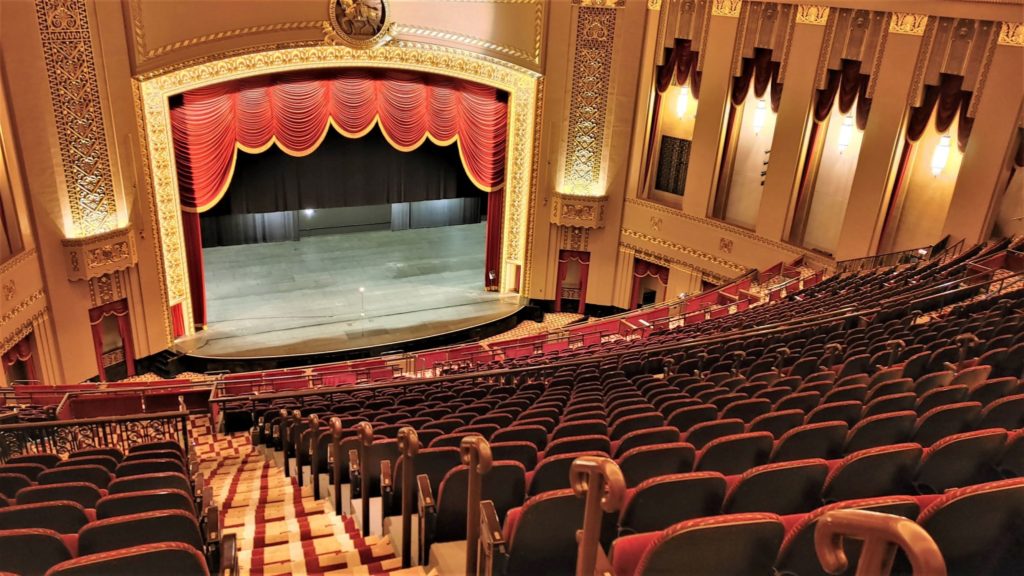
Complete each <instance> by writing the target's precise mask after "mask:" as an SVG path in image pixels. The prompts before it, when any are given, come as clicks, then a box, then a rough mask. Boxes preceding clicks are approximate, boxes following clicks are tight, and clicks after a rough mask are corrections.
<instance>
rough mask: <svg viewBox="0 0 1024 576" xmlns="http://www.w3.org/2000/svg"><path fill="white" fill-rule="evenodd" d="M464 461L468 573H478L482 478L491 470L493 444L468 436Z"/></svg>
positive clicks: (478, 437) (464, 444)
mask: <svg viewBox="0 0 1024 576" xmlns="http://www.w3.org/2000/svg"><path fill="white" fill-rule="evenodd" d="M459 451H460V452H461V454H462V463H463V464H465V465H466V466H468V467H469V470H468V471H467V473H468V475H469V478H468V480H469V482H468V490H467V495H466V574H475V573H476V568H477V566H476V564H477V553H478V552H479V547H480V542H479V541H480V492H481V484H482V482H481V479H482V477H483V476H484V475H486V474H487V473H488V472H490V471H491V465H492V464H493V463H494V461H493V459H492V458H491V445H490V444H488V443H487V440H484V438H483V437H482V436H466V437H465V438H463V439H462V444H461V445H460V446H459Z"/></svg>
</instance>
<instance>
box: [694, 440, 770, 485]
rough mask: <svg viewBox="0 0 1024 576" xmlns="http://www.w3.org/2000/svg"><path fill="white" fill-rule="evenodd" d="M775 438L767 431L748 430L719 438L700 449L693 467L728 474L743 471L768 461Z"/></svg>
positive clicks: (697, 469) (696, 469)
mask: <svg viewBox="0 0 1024 576" xmlns="http://www.w3.org/2000/svg"><path fill="white" fill-rule="evenodd" d="M774 440H775V439H774V438H773V437H772V435H771V434H769V433H767V432H748V433H746V434H733V435H732V436H725V437H722V438H718V439H716V440H713V441H711V442H709V443H708V444H707V445H706V446H705V447H704V448H702V449H701V450H700V452H699V453H698V454H697V461H696V462H695V463H694V466H693V469H694V470H695V471H697V472H700V471H704V470H711V471H714V472H721V473H722V474H726V475H729V474H739V473H742V472H744V471H746V470H747V469H749V468H753V467H754V466H759V465H761V464H766V463H767V462H768V457H769V455H770V454H771V451H772V444H773V442H774Z"/></svg>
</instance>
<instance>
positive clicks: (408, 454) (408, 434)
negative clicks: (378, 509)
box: [398, 426, 420, 568]
mask: <svg viewBox="0 0 1024 576" xmlns="http://www.w3.org/2000/svg"><path fill="white" fill-rule="evenodd" d="M419 453H420V438H419V435H418V434H416V430H414V429H413V428H412V427H411V426H403V427H402V428H399V430H398V454H399V457H400V458H402V480H401V482H402V568H409V567H411V566H412V510H413V507H414V506H415V503H414V502H413V499H412V495H413V491H414V490H415V489H416V465H415V463H414V458H416V455H417V454H419Z"/></svg>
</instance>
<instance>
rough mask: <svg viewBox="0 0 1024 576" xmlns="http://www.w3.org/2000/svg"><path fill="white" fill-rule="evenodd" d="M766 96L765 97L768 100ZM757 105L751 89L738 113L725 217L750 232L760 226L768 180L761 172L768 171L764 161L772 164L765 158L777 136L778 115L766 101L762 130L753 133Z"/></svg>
mask: <svg viewBox="0 0 1024 576" xmlns="http://www.w3.org/2000/svg"><path fill="white" fill-rule="evenodd" d="M751 84H753V83H751ZM767 96H768V95H767V94H765V99H767ZM758 102H759V99H758V98H757V97H756V96H754V87H753V85H751V87H750V92H749V93H748V94H747V99H746V100H745V101H744V102H743V106H742V107H740V109H738V110H737V111H736V121H737V122H738V126H737V128H736V134H737V135H738V136H739V138H738V140H737V142H736V151H735V154H736V156H735V159H734V160H733V164H732V176H731V178H730V179H729V191H728V201H727V203H726V206H725V214H724V216H725V221H726V222H728V223H730V224H734V225H736V226H740V227H742V228H746V229H748V230H753V229H754V227H755V226H756V225H757V219H758V212H759V211H760V209H761V195H762V193H763V192H764V186H763V185H762V184H761V183H762V182H764V180H765V177H764V176H761V172H763V171H766V170H767V169H768V166H767V165H765V160H769V164H770V158H771V154H770V152H769V153H767V154H766V153H765V151H770V150H771V148H772V136H773V135H774V133H775V113H774V112H772V110H771V106H770V105H769V104H768V103H767V101H765V102H764V108H763V109H762V110H761V111H760V114H761V117H762V118H763V123H762V126H761V128H760V130H758V131H757V132H755V131H754V127H755V119H756V117H757V116H758V109H757V108H758ZM718 193H719V194H722V193H724V191H722V190H719V191H718Z"/></svg>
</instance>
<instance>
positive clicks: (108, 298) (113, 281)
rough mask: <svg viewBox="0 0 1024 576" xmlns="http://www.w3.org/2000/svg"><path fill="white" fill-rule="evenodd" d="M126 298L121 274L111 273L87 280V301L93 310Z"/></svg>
mask: <svg viewBox="0 0 1024 576" xmlns="http://www.w3.org/2000/svg"><path fill="white" fill-rule="evenodd" d="M127 297H128V286H127V282H126V281H125V278H124V273H123V272H111V273H110V274H104V275H102V276H99V277H98V278H91V279H90V280H89V300H90V301H91V302H92V306H93V308H95V307H97V306H102V305H104V304H109V303H111V302H115V301H117V300H121V299H123V298H127Z"/></svg>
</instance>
